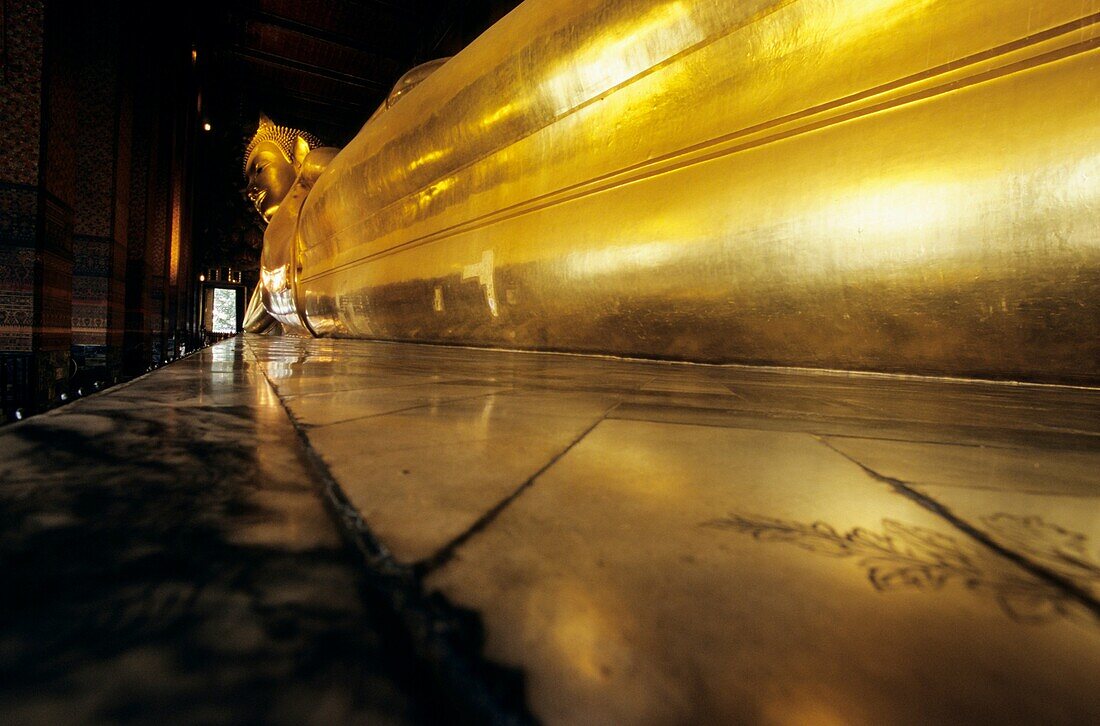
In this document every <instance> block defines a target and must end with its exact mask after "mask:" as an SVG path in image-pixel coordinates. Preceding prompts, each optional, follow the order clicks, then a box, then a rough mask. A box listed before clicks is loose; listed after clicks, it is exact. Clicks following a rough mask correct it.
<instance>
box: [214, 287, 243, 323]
mask: <svg viewBox="0 0 1100 726" xmlns="http://www.w3.org/2000/svg"><path fill="white" fill-rule="evenodd" d="M213 323H214V324H213V326H212V327H213V330H214V332H215V333H236V332H237V291H236V290H228V289H225V288H221V287H219V288H215V289H214V321H213Z"/></svg>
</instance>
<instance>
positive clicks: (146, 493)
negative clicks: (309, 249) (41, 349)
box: [0, 342, 439, 725]
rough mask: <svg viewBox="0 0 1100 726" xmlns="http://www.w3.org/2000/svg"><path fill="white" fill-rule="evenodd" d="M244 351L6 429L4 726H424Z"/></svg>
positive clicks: (383, 613) (0, 455)
mask: <svg viewBox="0 0 1100 726" xmlns="http://www.w3.org/2000/svg"><path fill="white" fill-rule="evenodd" d="M235 346H239V344H238V343H232V342H231V343H229V344H228V345H225V346H222V347H220V348H214V349H211V350H207V351H204V352H203V353H201V354H198V355H195V356H192V357H190V358H187V359H184V360H182V361H180V362H177V363H174V364H172V365H170V366H168V367H165V368H163V369H161V370H158V371H155V372H154V373H152V374H149V375H147V376H144V377H143V378H141V379H138V380H137V381H135V382H133V383H131V384H129V385H123V386H118V387H116V388H114V389H111V390H109V391H106V392H104V393H101V394H98V395H95V396H92V397H90V398H87V399H84V400H80V401H77V402H74V403H71V404H69V405H67V406H64V407H62V408H60V409H57V410H55V411H53V412H51V413H48V414H44V415H41V416H36V417H33V418H30V419H28V420H26V421H24V422H22V423H18V424H13V425H10V426H7V427H4V428H0V723H2V724H13V725H14V724H82V723H153V722H156V723H162V724H163V723H169V724H176V723H179V724H184V723H186V724H248V723H273V724H280V723H285V724H310V723H316V724H343V723H435V722H438V718H437V716H438V710H437V706H436V704H437V703H438V701H439V699H438V698H436V697H435V695H434V693H433V691H432V690H431V689H430V688H427V687H425V685H424V684H425V679H424V678H423V677H422V676H421V674H420V673H419V671H418V666H417V664H416V663H415V662H414V661H413V660H412V659H411V658H410V657H409V656H408V655H407V652H406V651H405V649H404V647H405V646H404V643H403V642H401V641H400V640H395V639H393V638H390V637H389V633H390V632H391V631H393V630H394V629H395V625H394V623H393V618H392V616H391V614H390V613H389V609H388V606H387V604H386V603H385V602H379V599H380V598H378V597H372V596H371V595H370V594H369V592H368V591H369V589H370V588H369V587H368V584H369V583H368V582H367V580H368V577H367V573H365V572H364V570H363V568H362V567H361V565H360V563H359V562H358V561H357V560H356V559H355V558H354V557H352V556H351V554H350V552H349V551H348V549H347V547H346V546H345V545H344V544H343V541H342V539H341V538H340V536H339V532H338V530H337V528H336V526H335V524H334V522H333V519H332V517H331V516H330V515H329V514H328V512H326V511H325V508H324V507H323V506H322V500H321V497H320V496H319V495H318V490H317V487H316V474H315V473H314V472H313V470H312V469H311V468H310V466H309V465H308V462H307V460H306V457H305V455H304V452H303V449H302V445H301V442H300V440H299V438H298V435H297V433H296V431H295V429H294V428H293V426H292V425H291V424H290V421H289V419H288V418H287V416H286V414H285V412H284V411H283V409H282V407H281V406H280V405H279V402H278V399H277V398H276V397H275V396H274V395H273V394H272V393H271V390H270V387H269V386H268V384H267V382H266V381H265V379H264V378H263V376H262V375H261V374H260V373H259V372H258V371H257V370H255V368H254V367H252V366H249V365H248V364H246V363H245V362H244V361H243V359H242V358H241V356H240V355H236V354H235V350H236V348H235Z"/></svg>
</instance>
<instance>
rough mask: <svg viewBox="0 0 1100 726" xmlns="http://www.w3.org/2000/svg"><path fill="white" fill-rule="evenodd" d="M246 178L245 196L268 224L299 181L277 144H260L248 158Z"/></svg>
mask: <svg viewBox="0 0 1100 726" xmlns="http://www.w3.org/2000/svg"><path fill="white" fill-rule="evenodd" d="M245 175H246V176H247V177H248V188H247V190H246V192H245V193H246V194H247V195H248V198H249V199H251V200H252V203H253V204H255V205H256V211H257V212H259V213H260V216H261V217H263V218H264V221H265V222H270V221H271V217H272V216H273V215H274V214H275V212H276V211H277V210H278V209H279V204H280V203H281V202H282V201H283V198H284V197H286V195H287V194H288V193H289V192H290V188H291V187H292V186H293V185H294V180H295V179H297V178H298V174H297V170H296V169H295V168H294V163H293V162H292V161H291V160H290V159H289V158H287V155H286V152H284V151H283V150H282V149H281V148H279V145H278V144H276V143H274V142H272V141H261V142H260V143H259V144H257V145H256V148H255V149H253V150H252V154H251V155H250V156H249V157H248V165H247V166H246V167H245Z"/></svg>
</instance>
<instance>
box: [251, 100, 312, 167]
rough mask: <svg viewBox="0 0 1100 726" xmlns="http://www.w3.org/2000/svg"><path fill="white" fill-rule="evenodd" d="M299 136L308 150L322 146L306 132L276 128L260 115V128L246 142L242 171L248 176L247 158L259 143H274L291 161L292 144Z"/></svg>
mask: <svg viewBox="0 0 1100 726" xmlns="http://www.w3.org/2000/svg"><path fill="white" fill-rule="evenodd" d="M299 136H301V137H302V139H303V140H304V141H305V142H306V144H308V145H309V148H310V150H313V149H316V148H317V147H318V146H324V143H323V142H322V141H321V140H320V139H319V138H317V137H316V136H314V135H313V134H311V133H309V132H308V131H302V130H300V129H292V128H290V127H289V126H277V125H276V124H275V123H274V122H272V120H271V119H269V118H268V117H267V116H265V115H263V114H260V126H259V128H257V129H256V133H255V134H253V136H252V140H251V141H249V142H248V146H247V148H245V150H244V166H243V167H242V171H243V172H244V173H245V174H246V175H247V174H248V158H249V157H250V156H252V152H253V151H255V149H256V147H257V146H258V145H259V143H260V142H261V141H271V142H274V143H275V144H277V145H278V146H279V148H280V149H282V150H283V151H285V152H286V155H287V158H288V159H293V158H294V143H295V140H296V139H297V138H298V137H299Z"/></svg>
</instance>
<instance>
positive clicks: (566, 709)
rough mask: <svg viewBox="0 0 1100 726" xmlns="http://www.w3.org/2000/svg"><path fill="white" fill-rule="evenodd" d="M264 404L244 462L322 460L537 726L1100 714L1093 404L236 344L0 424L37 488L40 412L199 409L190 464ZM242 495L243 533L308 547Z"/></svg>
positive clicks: (906, 387) (736, 370) (286, 464)
mask: <svg viewBox="0 0 1100 726" xmlns="http://www.w3.org/2000/svg"><path fill="white" fill-rule="evenodd" d="M258 374H262V375H258ZM284 407H285V410H286V411H287V412H289V414H290V418H291V420H292V422H293V425H294V427H296V428H297V430H298V434H299V435H297V436H295V435H288V434H287V433H286V432H287V430H288V429H289V428H290V426H289V424H287V420H286V417H285V414H284ZM245 410H247V411H250V412H252V413H249V416H250V417H251V420H252V421H253V423H252V424H249V426H250V428H249V434H248V436H249V437H250V438H247V439H246V441H245V443H246V444H248V445H250V446H254V447H255V450H254V451H253V452H252V454H251V455H250V456H249V457H248V458H247V459H246V460H244V461H243V462H240V463H238V464H236V465H234V466H236V468H237V469H239V470H241V471H242V472H244V471H247V470H250V469H251V470H254V471H255V474H249V475H248V476H253V478H254V479H255V480H262V479H273V480H276V481H283V480H293V481H300V480H301V479H302V478H304V477H309V476H315V474H310V473H309V471H307V470H306V469H305V468H303V467H304V466H305V465H304V464H302V463H301V461H300V459H301V458H302V457H303V456H305V457H306V458H307V459H309V461H312V462H314V464H317V463H318V462H319V463H320V466H321V467H322V473H323V474H324V475H326V476H331V481H330V486H335V487H336V488H337V489H338V490H339V491H340V493H341V494H342V496H344V497H345V498H346V501H347V502H348V503H350V505H351V508H352V509H353V510H354V511H351V512H347V513H345V515H346V516H345V517H344V518H343V519H342V520H341V521H342V524H344V525H346V524H348V523H349V522H351V523H353V524H354V523H355V522H358V521H359V520H358V518H359V517H361V520H362V522H364V523H365V524H366V527H367V528H368V529H369V536H370V537H372V538H373V539H374V540H376V541H377V542H379V543H380V544H381V546H382V547H384V548H385V551H386V553H387V554H388V557H389V561H390V562H391V563H396V565H399V566H405V567H407V568H408V571H409V572H411V573H414V575H415V577H416V578H418V581H419V582H421V583H422V584H423V587H424V588H425V589H426V590H427V591H428V592H438V593H440V594H441V595H442V596H443V597H445V598H446V600H447V601H449V602H450V603H452V604H454V605H456V606H458V607H460V608H468V609H469V610H471V611H473V612H475V613H476V614H477V615H478V616H479V617H480V619H481V622H482V623H483V626H484V632H485V644H484V652H483V655H484V657H485V658H487V659H488V660H489V661H492V662H495V663H498V664H501V665H503V666H508V667H513V668H515V669H518V670H519V671H521V672H522V673H523V675H524V679H525V681H524V683H525V694H526V699H527V703H528V706H529V708H530V710H531V712H532V713H533V715H534V716H535V717H536V718H537V719H538V720H540V721H544V722H547V723H623V724H627V723H647V724H648V723H786V724H804V723H891V724H909V723H912V724H918V723H920V724H927V723H961V722H988V721H997V722H1007V723H1097V722H1100V689H1097V688H1096V684H1097V683H1100V480H1098V479H1100V477H1098V474H1097V472H1100V415H1098V413H1100V391H1098V390H1095V389H1085V388H1070V387H1053V386H1030V385H1012V384H1001V383H986V382H966V381H952V380H935V379H916V378H900V377H889V376H875V375H866V374H865V375H853V374H844V373H828V372H809V371H781V370H768V369H752V368H743V367H710V366H695V365H681V364H666V363H657V362H646V361H625V360H615V359H604V358H595V357H581V356H568V355H550V354H534V353H512V352H500V351H486V350H471V349H460V348H446V347H433V346H418V345H405V344H393V343H372V342H366V341H339V340H321V339H318V340H306V339H296V338H272V337H258V336H248V337H243V338H238V339H234V340H230V341H226V342H224V343H222V344H220V345H218V346H216V347H214V348H212V349H210V350H207V351H204V352H203V353H201V354H200V355H199V356H196V357H195V358H190V359H187V360H185V361H183V362H181V363H179V364H175V365H173V366H169V367H168V368H166V369H163V370H161V371H157V372H154V373H153V374H151V375H149V376H146V377H145V378H143V379H140V380H139V381H137V382H135V383H133V384H131V385H129V386H126V387H123V388H120V389H119V390H117V391H113V392H107V393H105V394H101V395H99V396H96V397H93V398H91V399H88V400H86V401H83V402H80V403H77V404H73V405H71V406H68V407H66V408H63V409H60V410H59V411H57V412H55V413H54V414H49V415H46V416H42V417H39V418H38V419H32V420H30V421H28V422H25V423H24V424H20V425H17V426H13V427H9V428H8V429H6V430H4V431H2V432H0V440H3V441H4V443H3V449H2V455H0V473H2V475H3V476H4V477H5V480H6V481H7V482H9V483H8V489H9V493H10V492H11V491H15V490H14V489H12V483H11V482H14V481H18V476H17V475H18V474H19V472H24V473H25V476H26V477H29V478H30V479H33V478H34V477H38V478H39V480H40V479H41V477H42V476H43V475H44V474H43V471H44V469H48V467H49V463H48V462H46V460H45V459H43V458H42V457H43V455H44V454H43V449H42V445H41V444H32V443H28V442H29V441H31V439H32V438H33V437H31V436H30V435H29V434H28V433H27V432H28V431H34V430H36V429H35V428H34V427H39V429H41V428H42V427H46V429H47V430H49V429H50V428H51V427H54V428H56V427H61V428H60V429H58V430H59V431H60V430H62V429H63V430H65V431H68V430H69V429H72V430H74V431H77V432H79V440H80V441H81V442H83V444H86V445H88V446H100V445H103V446H106V447H107V448H110V447H111V446H114V445H115V444H114V443H113V442H117V441H119V440H120V437H123V436H125V435H126V434H125V432H123V431H122V429H120V428H119V427H120V426H122V424H121V423H120V422H123V421H130V420H131V419H133V421H134V423H133V425H134V426H137V427H139V428H140V427H149V426H153V425H154V423H156V422H159V424H158V425H164V424H165V422H171V421H188V422H190V423H188V424H187V426H186V427H177V428H175V429H172V430H171V431H169V432H168V433H166V434H165V437H166V443H165V444H164V445H167V446H168V447H169V448H168V449H166V451H168V452H169V458H170V460H171V461H175V458H176V454H174V453H171V452H174V451H176V450H177V448H178V449H179V450H180V451H181V452H186V451H187V450H188V446H189V444H187V441H191V442H202V441H208V440H210V437H211V436H213V435H214V432H215V431H216V430H218V429H220V428H224V427H225V426H226V425H230V426H235V425H236V423H235V422H236V421H237V419H238V418H239V416H238V414H237V413H235V412H239V411H245ZM112 412H118V417H117V418H115V417H114V416H115V414H114V413H112ZM169 412H171V413H169ZM139 419H140V420H139ZM126 425H127V426H130V424H126ZM66 435H68V434H66ZM73 435H74V436H75V435H76V434H73ZM180 437H183V438H184V439H186V440H187V441H182V440H180ZM101 442H102V443H101ZM248 442H251V443H248ZM28 447H29V448H28ZM35 447H37V448H35ZM174 447H175V448H174ZM200 448H201V447H200ZM120 451H121V450H120ZM120 455H122V454H120ZM179 456H185V454H184V453H180V454H179ZM36 457H37V458H36ZM28 462H30V463H28ZM307 463H308V462H307ZM28 472H29V473H28ZM242 476H244V474H242ZM13 477H15V478H13ZM28 481H29V479H28ZM36 481H37V480H36ZM249 481H251V479H250V480H249ZM18 491H20V492H29V491H32V487H31V485H30V484H26V485H24V486H23V488H22V489H19V490H18ZM74 496H76V495H75V494H74ZM255 496H256V497H258V498H259V499H257V500H256V506H257V507H260V508H261V510H262V511H268V512H269V515H270V516H267V517H261V518H259V519H257V520H256V522H257V523H262V526H260V524H257V526H256V527H255V528H252V527H249V528H245V529H243V530H241V532H240V533H239V537H244V538H245V539H246V540H248V541H262V542H269V541H274V540H279V541H285V546H286V547H287V548H288V549H290V550H294V549H295V548H296V547H297V545H296V544H294V542H295V537H298V536H304V535H302V532H305V531H308V530H309V528H308V527H307V528H304V529H303V528H299V527H298V526H297V525H295V526H291V525H290V524H289V523H290V522H293V521H296V520H295V519H294V518H295V517H297V516H299V515H298V514H295V512H299V511H304V509H303V510H299V509H298V504H294V506H293V507H290V509H288V508H287V507H284V506H283V504H284V503H283V498H285V497H287V496H289V495H288V494H286V493H284V492H282V491H281V490H280V491H279V492H266V493H265V492H263V491H257V492H256V493H255ZM295 496H296V495H295ZM297 501H298V500H297V499H295V502H297ZM6 506H7V505H6ZM194 506H196V507H200V508H202V507H211V506H213V504H211V503H210V502H205V501H196V502H194ZM288 506H289V505H288ZM302 506H303V507H304V506H305V505H304V504H302ZM310 511H313V510H310ZM200 513H201V512H193V513H192V514H191V515H190V516H198V515H199V514H200ZM112 516H117V517H120V518H125V517H126V516H128V514H127V512H126V511H120V512H117V513H113V514H112ZM310 516H312V514H311V515H310ZM36 521H38V520H36ZM280 523H281V524H280ZM25 526H26V527H29V526H30V525H26V524H25ZM51 526H54V527H56V526H62V525H58V524H56V523H54V524H51V523H50V521H46V520H42V521H38V524H35V527H39V529H40V530H41V531H39V530H36V532H37V534H36V535H35V536H37V537H40V538H41V537H47V534H45V533H46V532H47V530H48V529H49V527H51ZM352 534H355V532H352ZM5 535H8V533H7V532H6V533H5ZM303 546H305V545H303ZM310 583H312V584H310ZM334 583H335V584H334ZM345 586H347V585H345V584H344V581H343V580H341V579H339V578H337V579H336V580H330V579H329V578H328V576H326V577H324V578H312V579H311V580H309V582H308V583H305V582H303V583H302V584H301V585H300V587H301V588H305V589H306V590H308V589H309V588H312V587H318V588H322V589H323V590H324V591H326V592H327V591H332V590H334V589H337V590H338V589H340V588H342V587H345ZM296 587H297V586H296ZM294 591H295V592H300V591H302V590H300V589H295V590H294Z"/></svg>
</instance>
